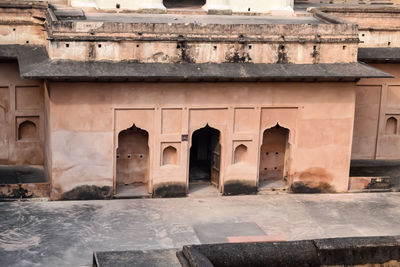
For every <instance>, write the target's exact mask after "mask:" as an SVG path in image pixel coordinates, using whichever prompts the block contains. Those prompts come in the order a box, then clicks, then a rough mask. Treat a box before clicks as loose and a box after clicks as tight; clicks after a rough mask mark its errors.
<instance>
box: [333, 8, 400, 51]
mask: <svg viewBox="0 0 400 267" xmlns="http://www.w3.org/2000/svg"><path fill="white" fill-rule="evenodd" d="M334 9H335V7H332V8H328V11H326V13H329V14H332V15H334V16H337V17H340V18H342V19H345V20H347V21H351V22H354V23H357V25H358V29H359V33H358V34H359V38H360V44H359V46H360V47H400V37H399V33H398V32H399V30H400V21H399V19H398V17H399V8H398V7H396V6H380V7H373V6H372V7H368V6H367V7H358V8H357V7H354V6H353V7H350V8H348V9H347V10H346V8H339V9H338V10H336V11H329V10H334Z"/></svg>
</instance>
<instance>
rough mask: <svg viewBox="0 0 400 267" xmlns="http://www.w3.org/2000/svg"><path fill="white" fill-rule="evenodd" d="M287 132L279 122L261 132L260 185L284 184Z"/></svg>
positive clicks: (288, 150) (288, 148)
mask: <svg viewBox="0 0 400 267" xmlns="http://www.w3.org/2000/svg"><path fill="white" fill-rule="evenodd" d="M289 134H290V131H289V129H287V128H284V127H282V126H280V125H279V124H276V125H275V126H274V127H271V128H268V129H266V130H265V131H264V132H263V135H262V145H261V148H260V167H259V184H260V186H261V187H269V185H271V184H273V185H274V186H276V185H281V186H284V185H285V183H286V179H287V178H288V177H287V176H288V166H287V164H288V158H289V152H290V144H289Z"/></svg>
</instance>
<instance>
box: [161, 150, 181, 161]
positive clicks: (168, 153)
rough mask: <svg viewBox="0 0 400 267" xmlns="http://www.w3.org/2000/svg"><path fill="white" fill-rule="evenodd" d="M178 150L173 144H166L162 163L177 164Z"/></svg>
mask: <svg viewBox="0 0 400 267" xmlns="http://www.w3.org/2000/svg"><path fill="white" fill-rule="evenodd" d="M177 164H178V151H177V150H176V148H175V147H173V146H167V147H166V148H164V150H163V156H162V165H177Z"/></svg>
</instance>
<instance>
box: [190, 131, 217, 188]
mask: <svg viewBox="0 0 400 267" xmlns="http://www.w3.org/2000/svg"><path fill="white" fill-rule="evenodd" d="M219 138H220V132H219V131H218V130H216V129H214V128H211V127H210V126H208V125H207V126H206V127H204V128H201V129H199V130H197V131H195V132H194V133H193V135H192V146H191V148H190V163H189V183H190V185H193V184H201V183H203V184H204V183H208V184H209V185H210V184H212V185H214V186H216V187H218V185H219V168H220V158H221V145H220V142H219Z"/></svg>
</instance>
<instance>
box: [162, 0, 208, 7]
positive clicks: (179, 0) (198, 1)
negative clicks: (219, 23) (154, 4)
mask: <svg viewBox="0 0 400 267" xmlns="http://www.w3.org/2000/svg"><path fill="white" fill-rule="evenodd" d="M163 4H164V6H165V7H166V8H201V7H202V6H204V5H205V4H206V0H164V1H163Z"/></svg>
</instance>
